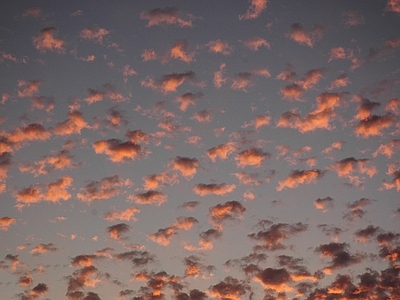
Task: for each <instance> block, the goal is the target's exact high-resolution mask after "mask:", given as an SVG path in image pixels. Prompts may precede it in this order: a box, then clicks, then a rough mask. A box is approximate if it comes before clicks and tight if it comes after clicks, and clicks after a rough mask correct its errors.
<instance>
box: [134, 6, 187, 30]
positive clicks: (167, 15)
mask: <svg viewBox="0 0 400 300" xmlns="http://www.w3.org/2000/svg"><path fill="white" fill-rule="evenodd" d="M140 18H141V19H144V20H147V21H148V23H147V25H146V26H147V27H151V26H157V25H177V26H179V27H192V26H193V24H192V20H193V19H194V16H193V15H191V14H186V13H183V12H181V11H179V9H177V8H176V7H165V8H155V9H151V10H149V11H143V12H141V13H140Z"/></svg>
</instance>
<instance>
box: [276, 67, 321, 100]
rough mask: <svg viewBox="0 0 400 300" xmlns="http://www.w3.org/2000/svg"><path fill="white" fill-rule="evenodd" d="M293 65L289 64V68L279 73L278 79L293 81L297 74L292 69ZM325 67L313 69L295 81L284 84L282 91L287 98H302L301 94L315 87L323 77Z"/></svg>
mask: <svg viewBox="0 0 400 300" xmlns="http://www.w3.org/2000/svg"><path fill="white" fill-rule="evenodd" d="M291 69H292V67H291V66H289V67H288V68H287V70H284V71H283V72H282V73H281V74H279V75H278V77H277V78H278V79H283V80H285V81H293V79H294V77H295V76H296V74H295V72H293V71H291ZM324 71H325V69H324V68H320V69H311V70H309V71H307V72H306V73H305V74H304V76H303V77H302V78H301V79H300V80H298V81H295V82H294V83H292V84H290V85H287V86H284V87H283V88H281V93H282V95H283V97H284V98H286V99H294V100H299V101H300V100H301V96H303V94H304V93H305V92H306V91H308V90H309V89H311V88H313V87H314V86H315V85H316V84H317V83H318V82H319V81H320V80H321V79H322V78H323V73H324Z"/></svg>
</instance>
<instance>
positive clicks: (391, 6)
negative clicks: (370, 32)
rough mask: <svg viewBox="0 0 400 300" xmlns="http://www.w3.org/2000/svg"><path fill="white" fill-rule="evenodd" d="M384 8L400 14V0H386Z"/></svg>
mask: <svg viewBox="0 0 400 300" xmlns="http://www.w3.org/2000/svg"><path fill="white" fill-rule="evenodd" d="M385 10H386V11H390V12H394V13H398V14H400V1H399V0H388V2H387V4H386V7H385Z"/></svg>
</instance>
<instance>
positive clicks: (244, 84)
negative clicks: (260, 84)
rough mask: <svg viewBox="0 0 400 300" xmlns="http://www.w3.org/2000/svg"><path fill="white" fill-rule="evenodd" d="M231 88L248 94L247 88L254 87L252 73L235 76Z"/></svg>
mask: <svg viewBox="0 0 400 300" xmlns="http://www.w3.org/2000/svg"><path fill="white" fill-rule="evenodd" d="M232 81H233V82H232V85H231V88H232V89H234V90H241V91H244V92H247V88H249V87H251V86H253V85H254V82H253V75H252V74H251V73H250V72H240V73H237V74H235V75H234V76H233V78H232Z"/></svg>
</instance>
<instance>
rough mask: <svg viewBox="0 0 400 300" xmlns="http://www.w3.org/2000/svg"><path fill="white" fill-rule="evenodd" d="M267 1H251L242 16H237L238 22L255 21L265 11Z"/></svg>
mask: <svg viewBox="0 0 400 300" xmlns="http://www.w3.org/2000/svg"><path fill="white" fill-rule="evenodd" d="M267 2H268V0H251V5H250V7H249V8H248V9H247V12H246V13H245V14H243V15H239V20H248V19H256V18H258V17H259V16H260V15H261V13H262V12H263V11H264V10H266V9H267Z"/></svg>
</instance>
